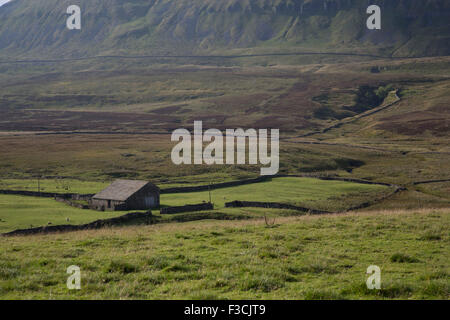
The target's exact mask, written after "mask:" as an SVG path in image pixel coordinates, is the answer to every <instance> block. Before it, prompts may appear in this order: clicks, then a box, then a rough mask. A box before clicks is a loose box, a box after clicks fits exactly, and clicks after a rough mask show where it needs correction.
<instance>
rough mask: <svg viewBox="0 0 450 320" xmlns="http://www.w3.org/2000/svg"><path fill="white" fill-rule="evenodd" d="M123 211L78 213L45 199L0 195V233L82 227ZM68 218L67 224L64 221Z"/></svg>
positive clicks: (62, 204) (75, 210) (80, 211)
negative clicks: (39, 228)
mask: <svg viewBox="0 0 450 320" xmlns="http://www.w3.org/2000/svg"><path fill="white" fill-rule="evenodd" d="M122 214H124V213H123V212H99V211H93V210H82V209H78V208H74V207H71V206H68V205H66V204H64V203H61V202H57V201H55V200H53V199H49V198H37V197H25V196H12V195H0V219H1V221H0V233H3V232H7V231H12V230H14V229H27V228H30V227H31V226H33V227H40V226H44V225H47V224H48V223H49V222H51V223H52V225H58V224H83V223H87V222H92V221H94V220H97V219H104V218H110V217H114V216H119V215H122ZM67 218H69V220H70V221H67Z"/></svg>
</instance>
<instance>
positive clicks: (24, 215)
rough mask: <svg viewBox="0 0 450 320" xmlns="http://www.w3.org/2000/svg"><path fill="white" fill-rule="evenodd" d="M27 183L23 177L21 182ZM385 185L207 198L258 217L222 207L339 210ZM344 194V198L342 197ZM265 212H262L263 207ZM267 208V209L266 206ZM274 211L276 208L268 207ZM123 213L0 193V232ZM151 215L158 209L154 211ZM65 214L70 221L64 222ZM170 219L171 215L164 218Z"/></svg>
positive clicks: (261, 188) (305, 187) (187, 198)
mask: <svg viewBox="0 0 450 320" xmlns="http://www.w3.org/2000/svg"><path fill="white" fill-rule="evenodd" d="M26 181H28V180H26ZM15 182H16V185H22V186H23V185H24V182H23V181H21V180H15ZM68 183H70V185H71V186H73V188H74V189H75V190H83V192H88V191H87V190H90V192H97V191H99V190H100V189H99V188H100V187H101V186H102V183H95V182H80V181H69V182H68ZM43 185H44V186H46V190H51V191H52V192H53V191H56V190H58V189H55V188H54V185H53V184H52V180H46V181H45V182H44V183H43ZM388 190H389V188H387V187H384V186H378V185H366V184H358V183H350V182H341V181H325V180H318V179H312V178H295V177H289V178H275V179H272V181H267V182H260V183H255V184H251V185H243V186H237V187H230V188H221V189H216V190H212V192H211V196H212V201H213V203H214V205H215V209H216V210H215V211H221V212H225V213H227V214H236V213H238V214H239V213H243V212H254V213H255V216H258V215H260V213H261V210H255V209H249V208H247V209H245V210H244V209H242V210H241V209H228V208H227V209H226V208H224V207H225V202H229V201H233V200H248V201H262V202H271V201H272V202H282V203H290V204H294V205H299V206H306V207H311V208H327V209H334V210H337V209H342V208H345V207H348V206H349V205H350V204H352V201H355V203H356V202H358V201H363V199H368V198H370V197H373V196H374V195H377V194H380V193H383V192H387V191H388ZM344 198H345V200H344ZM203 201H209V193H208V192H207V191H206V192H192V193H176V194H162V195H161V204H162V206H180V205H185V204H197V203H202V202H203ZM263 211H264V210H263ZM265 211H267V210H265ZM269 211H270V212H279V211H280V210H269ZM122 214H125V212H98V211H93V210H82V209H78V208H74V207H70V206H68V205H66V204H63V203H59V202H57V201H55V200H53V199H49V198H36V197H24V196H14V195H0V219H1V222H0V233H1V232H7V231H12V230H15V229H26V228H30V227H31V226H33V227H38V226H43V225H47V224H48V223H49V222H51V224H52V225H58V224H82V223H87V222H91V221H93V220H97V219H104V218H109V217H114V216H118V215H122ZM154 214H156V215H158V214H159V212H158V211H157V210H154ZM67 218H69V220H70V221H67ZM163 218H171V217H167V216H166V217H163Z"/></svg>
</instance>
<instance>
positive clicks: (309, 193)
mask: <svg viewBox="0 0 450 320" xmlns="http://www.w3.org/2000/svg"><path fill="white" fill-rule="evenodd" d="M387 190H389V188H387V187H385V186H379V185H368V184H360V183H352V182H342V181H327V180H319V179H314V178H297V177H287V178H273V179H272V180H271V181H269V182H260V183H255V184H249V185H242V186H237V187H230V188H221V189H217V190H212V191H211V200H212V202H213V203H214V205H215V206H216V207H217V208H220V209H221V208H223V207H224V206H225V202H230V201H234V200H246V201H260V202H281V203H289V204H293V205H298V206H301V205H308V206H311V207H312V208H316V207H320V208H323V207H329V208H330V209H334V210H336V209H341V208H345V206H348V203H349V202H350V201H351V197H352V195H353V196H355V197H357V195H366V196H367V195H368V194H369V193H370V194H371V196H373V195H375V194H377V193H380V192H385V191H387ZM343 196H345V197H346V201H347V202H345V201H343V200H342V199H341V197H343ZM333 200H335V201H334V202H335V203H333ZM202 201H206V202H208V201H209V192H208V191H204V192H191V193H175V194H163V195H162V196H161V204H162V205H170V206H173V205H184V204H195V203H201V202H202ZM338 202H340V204H339V203H338ZM333 205H334V206H335V207H334V208H333Z"/></svg>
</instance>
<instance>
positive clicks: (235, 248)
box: [0, 209, 450, 300]
mask: <svg viewBox="0 0 450 320" xmlns="http://www.w3.org/2000/svg"><path fill="white" fill-rule="evenodd" d="M449 213H450V212H449V210H448V209H435V210H433V209H427V210H410V211H371V212H360V213H348V214H341V215H325V216H301V217H285V218H278V219H277V221H276V224H275V225H273V226H269V227H268V226H266V225H265V224H264V220H248V221H196V222H190V223H182V224H180V223H178V224H159V225H153V226H139V227H136V226H131V227H123V228H113V229H101V230H95V231H94V230H91V231H82V232H74V233H65V234H52V235H39V236H31V237H12V238H4V239H2V241H0V298H1V299H201V300H204V299H449V298H450V288H449V281H448V278H449V273H448V264H449V259H450V257H449V251H448V247H449V240H450V238H449V230H450V214H449ZM70 265H78V266H79V267H80V268H81V290H72V291H70V290H68V289H67V287H66V280H67V277H68V275H67V274H66V269H67V267H69V266H70ZM370 265H377V266H379V267H380V268H381V290H368V289H367V287H366V283H365V282H366V279H367V277H368V276H367V275H366V270H367V268H368V266H370Z"/></svg>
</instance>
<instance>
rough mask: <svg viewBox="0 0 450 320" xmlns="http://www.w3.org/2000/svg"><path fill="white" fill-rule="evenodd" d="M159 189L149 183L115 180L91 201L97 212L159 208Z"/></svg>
mask: <svg viewBox="0 0 450 320" xmlns="http://www.w3.org/2000/svg"><path fill="white" fill-rule="evenodd" d="M159 193H160V191H159V188H158V187H157V186H156V185H154V184H153V183H151V182H148V181H140V180H116V181H114V182H113V183H112V184H110V185H109V186H108V187H107V188H106V189H104V190H103V191H100V192H99V193H97V194H96V195H95V196H93V197H92V199H91V203H90V204H91V207H92V208H94V209H97V210H147V209H152V208H158V207H159Z"/></svg>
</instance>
